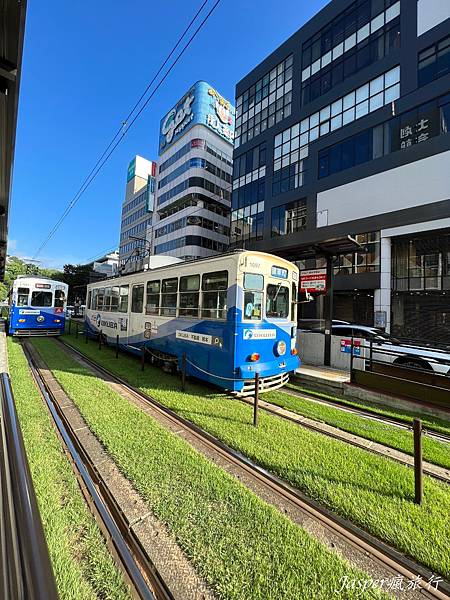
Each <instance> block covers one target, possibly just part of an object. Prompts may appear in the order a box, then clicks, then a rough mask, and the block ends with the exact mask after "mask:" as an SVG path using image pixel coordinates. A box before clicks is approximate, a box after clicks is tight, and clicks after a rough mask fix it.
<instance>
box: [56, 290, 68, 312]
mask: <svg viewBox="0 0 450 600" xmlns="http://www.w3.org/2000/svg"><path fill="white" fill-rule="evenodd" d="M65 301H66V295H65V293H64V290H56V292H55V306H56V307H60V308H62V307H63V306H64V302H65Z"/></svg>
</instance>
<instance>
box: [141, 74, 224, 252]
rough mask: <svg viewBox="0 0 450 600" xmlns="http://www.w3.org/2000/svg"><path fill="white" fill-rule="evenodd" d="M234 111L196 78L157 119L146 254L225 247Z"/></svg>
mask: <svg viewBox="0 0 450 600" xmlns="http://www.w3.org/2000/svg"><path fill="white" fill-rule="evenodd" d="M234 114H235V111H234V107H233V106H232V105H231V103H230V102H229V101H228V100H226V99H225V98H223V97H222V96H221V95H220V94H219V93H218V92H217V91H216V90H215V89H214V88H213V87H211V86H210V85H209V84H207V83H206V82H204V81H198V82H197V83H195V84H194V85H193V86H192V87H191V88H190V89H189V91H188V92H187V93H186V94H185V95H184V96H183V97H182V98H181V99H180V100H179V102H177V104H176V105H175V106H174V107H173V108H172V109H171V110H170V111H169V112H168V113H167V114H166V115H165V116H164V117H163V119H162V120H161V125H160V137H159V159H158V166H157V181H156V191H155V211H154V215H153V225H152V228H151V230H150V232H149V235H148V239H149V242H150V243H151V246H152V254H155V255H170V256H175V257H178V258H181V259H183V260H186V259H195V258H202V257H204V256H210V255H212V254H216V253H219V252H223V251H225V250H227V249H228V244H229V229H230V206H231V173H232V154H233V136H234Z"/></svg>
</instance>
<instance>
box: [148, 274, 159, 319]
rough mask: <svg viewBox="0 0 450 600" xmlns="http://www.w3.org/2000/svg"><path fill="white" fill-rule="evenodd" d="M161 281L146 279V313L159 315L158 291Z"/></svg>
mask: <svg viewBox="0 0 450 600" xmlns="http://www.w3.org/2000/svg"><path fill="white" fill-rule="evenodd" d="M160 291H161V282H160V281H159V279H158V280H156V279H155V280H154V281H147V302H146V305H145V314H146V315H159V292H160Z"/></svg>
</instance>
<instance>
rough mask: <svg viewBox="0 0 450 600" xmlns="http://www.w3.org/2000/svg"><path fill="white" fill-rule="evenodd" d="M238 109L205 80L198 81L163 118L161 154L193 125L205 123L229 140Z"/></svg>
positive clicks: (232, 137)
mask: <svg viewBox="0 0 450 600" xmlns="http://www.w3.org/2000/svg"><path fill="white" fill-rule="evenodd" d="M234 120H235V109H234V106H232V104H231V103H230V102H229V101H228V100H226V99H225V98H223V97H222V96H221V95H220V94H219V93H218V92H217V91H216V90H215V89H214V88H213V87H211V86H210V85H209V84H208V83H206V81H197V83H195V84H194V85H193V86H192V87H191V89H190V90H189V91H188V92H187V94H185V95H184V96H183V97H182V98H181V100H180V101H179V102H178V103H177V104H176V105H175V106H174V107H173V108H172V109H171V110H170V111H169V112H168V113H167V114H166V116H165V117H163V119H161V123H160V130H159V154H160V155H161V154H162V153H163V152H165V151H166V150H167V149H168V148H169V147H170V146H171V145H172V144H173V143H174V142H176V141H177V140H178V139H179V138H180V137H181V136H182V135H184V134H185V133H186V131H188V130H189V129H190V128H191V127H192V126H193V125H198V124H202V125H206V126H207V127H209V128H210V129H212V130H213V131H215V132H216V133H217V134H219V135H220V136H221V137H223V138H224V139H226V140H228V141H229V142H231V143H232V142H233V139H234Z"/></svg>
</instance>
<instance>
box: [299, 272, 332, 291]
mask: <svg viewBox="0 0 450 600" xmlns="http://www.w3.org/2000/svg"><path fill="white" fill-rule="evenodd" d="M300 289H301V290H305V291H308V292H321V293H325V292H326V291H327V272H326V269H310V270H308V271H300Z"/></svg>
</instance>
